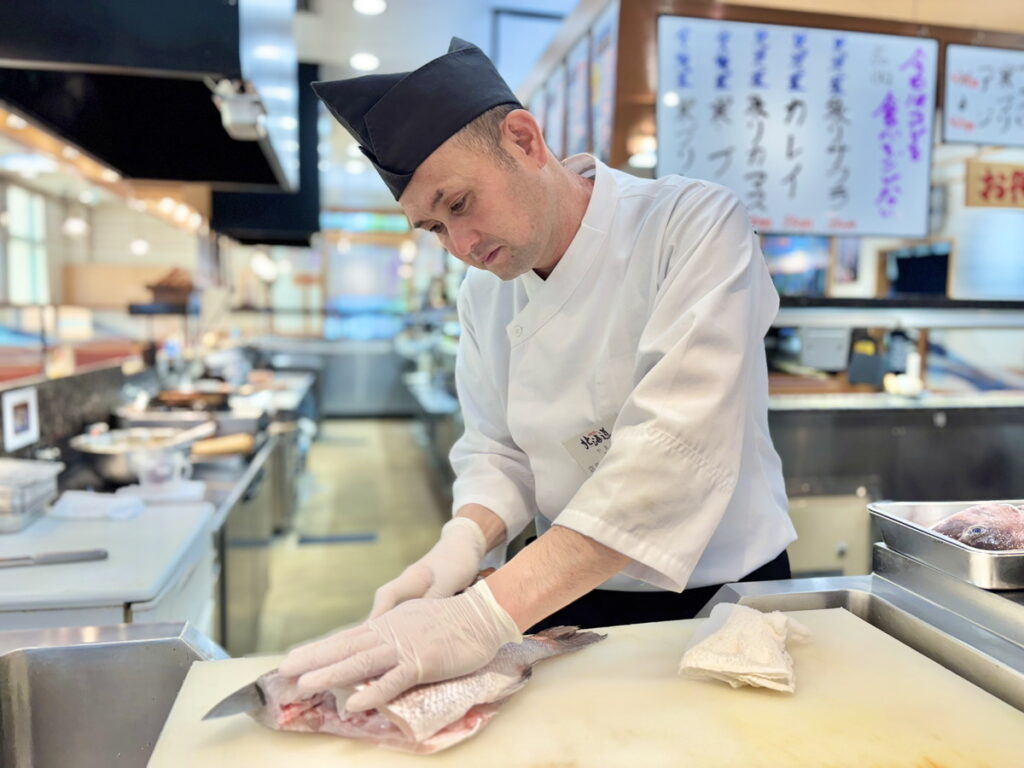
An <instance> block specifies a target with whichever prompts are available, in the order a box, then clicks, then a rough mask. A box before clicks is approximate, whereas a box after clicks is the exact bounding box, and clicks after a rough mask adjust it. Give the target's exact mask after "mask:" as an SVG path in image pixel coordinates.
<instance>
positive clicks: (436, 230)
mask: <svg viewBox="0 0 1024 768" xmlns="http://www.w3.org/2000/svg"><path fill="white" fill-rule="evenodd" d="M430 231H431V232H433V233H434V234H435V235H439V234H441V225H440V224H434V225H433V226H431V227H430Z"/></svg>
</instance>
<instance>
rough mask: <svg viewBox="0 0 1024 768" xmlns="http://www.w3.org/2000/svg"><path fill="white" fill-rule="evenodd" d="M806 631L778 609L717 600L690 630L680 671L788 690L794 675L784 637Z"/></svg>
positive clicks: (736, 683)
mask: <svg viewBox="0 0 1024 768" xmlns="http://www.w3.org/2000/svg"><path fill="white" fill-rule="evenodd" d="M810 636H811V633H810V630H808V629H807V627H805V626H804V625H803V624H801V623H800V622H798V621H794V620H793V619H791V618H789V617H788V616H786V615H785V614H783V613H779V611H772V612H771V613H761V612H760V611H757V610H754V609H753V608H748V607H747V606H745V605H738V604H735V603H719V604H718V605H716V606H715V607H714V608H712V609H711V616H710V617H709V618H708V619H707V620H706V621H705V622H704V623H703V624H702V625H701V626H700V627H698V628H697V631H696V632H694V634H693V638H692V639H691V640H690V644H689V645H688V646H687V648H686V652H685V653H684V654H683V659H682V661H680V662H679V673H680V674H682V675H685V676H687V677H694V678H701V679H712V680H722V681H724V682H726V683H728V684H729V685H731V686H732V687H733V688H739V687H740V686H742V685H752V686H757V687H761V688H771V689H772V690H775V691H785V692H787V693H792V692H793V691H794V690H796V676H795V673H794V671H793V657H792V656H790V655H789V652H788V651H787V650H786V641H787V640H788V639H792V640H795V641H797V642H800V641H805V640H807V639H809V638H810Z"/></svg>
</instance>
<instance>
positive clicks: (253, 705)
mask: <svg viewBox="0 0 1024 768" xmlns="http://www.w3.org/2000/svg"><path fill="white" fill-rule="evenodd" d="M266 703H267V697H266V696H264V695H263V689H262V688H260V686H259V685H258V684H257V683H256V682H255V681H253V682H251V683H248V684H246V685H243V686H242V687H241V688H239V689H238V690H237V691H235V692H234V693H232V694H231V695H230V696H227V697H226V698H224V699H221V700H220V701H219V702H217V703H216V704H214V705H213V709H211V710H210V711H209V712H207V713H206V714H205V715H203V720H216V719H217V718H218V717H230V716H231V715H243V714H245V713H247V712H255V711H256V710H257V709H259V708H260V707H262V706H263V705H264V704H266Z"/></svg>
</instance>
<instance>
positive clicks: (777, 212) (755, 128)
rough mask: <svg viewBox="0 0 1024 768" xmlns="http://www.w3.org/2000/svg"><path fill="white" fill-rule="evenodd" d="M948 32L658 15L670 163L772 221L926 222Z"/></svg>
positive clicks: (809, 228)
mask: <svg viewBox="0 0 1024 768" xmlns="http://www.w3.org/2000/svg"><path fill="white" fill-rule="evenodd" d="M937 53H938V43H937V41H935V40H930V39H924V38H912V37H897V36H893V35H874V34H864V33H859V32H845V31H840V30H826V29H804V28H799V27H783V26H777V25H769V24H749V23H745V22H734V21H716V20H712V19H694V18H689V17H683V16H662V17H660V18H659V19H658V102H657V132H658V165H657V173H658V175H664V174H670V173H678V174H682V175H686V176H691V177H696V178H702V179H709V180H711V181H715V182H718V183H720V184H723V185H725V186H727V187H730V188H731V189H733V190H734V191H735V192H736V193H737V194H738V195H739V196H740V198H741V199H742V200H743V201H744V202H745V203H746V205H747V208H748V209H749V211H750V215H751V219H752V220H753V222H754V226H755V227H756V228H757V229H758V230H759V231H761V232H791V233H797V232H801V233H816V234H842V235H849V234H860V235H895V236H905V237H920V236H924V235H925V234H926V233H927V219H928V192H929V171H930V165H931V146H932V136H933V133H932V123H933V122H934V120H933V115H934V114H935V107H934V104H935V80H936V58H937Z"/></svg>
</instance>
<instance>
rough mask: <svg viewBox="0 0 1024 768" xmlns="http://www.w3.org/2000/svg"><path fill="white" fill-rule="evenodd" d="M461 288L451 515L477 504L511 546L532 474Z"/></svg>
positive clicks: (525, 519)
mask: <svg viewBox="0 0 1024 768" xmlns="http://www.w3.org/2000/svg"><path fill="white" fill-rule="evenodd" d="M467 288H468V286H467V285H465V284H464V285H463V289H462V290H460V291H459V300H458V306H459V322H460V325H461V327H462V335H461V336H460V338H459V351H458V356H457V357H456V362H455V386H456V390H457V392H458V397H459V405H460V406H461V409H462V417H463V421H464V423H465V431H464V432H463V434H462V437H460V438H459V439H458V440H457V441H456V442H455V445H454V446H452V450H451V453H450V455H449V459H450V461H451V465H452V469H453V470H454V471H455V484H454V486H453V488H452V496H453V505H452V506H453V509H454V511H456V512H457V511H458V510H459V509H460V508H461V507H462V506H464V505H466V504H482V505H483V506H485V507H487V508H488V509H491V510H492V511H494V512H495V513H496V514H497V515H498V516H499V517H500V518H501V519H502V520H503V521H504V522H505V528H506V530H507V532H508V533H507V535H508V539H509V540H511V539H512V538H514V537H515V536H517V535H518V534H519V532H520V531H522V530H523V529H524V528H525V527H526V526H527V524H528V523H530V522H531V521H532V520H533V518H534V510H535V508H536V501H535V494H534V483H533V473H532V472H531V471H530V463H529V459H528V458H527V456H526V454H525V453H524V452H523V451H522V450H520V448H519V446H517V445H516V444H515V441H513V439H512V437H511V435H510V434H509V429H508V421H507V418H506V407H505V403H506V402H507V399H508V398H507V390H506V389H505V388H504V387H500V386H499V385H498V382H497V379H496V368H500V366H495V365H493V364H488V362H487V361H486V360H485V359H484V357H483V355H482V354H481V351H480V344H479V339H478V337H477V331H476V328H475V327H474V324H473V318H472V314H473V313H472V311H471V310H470V303H471V302H470V299H469V297H468V293H469V292H468V291H467V290H466V289H467Z"/></svg>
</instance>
